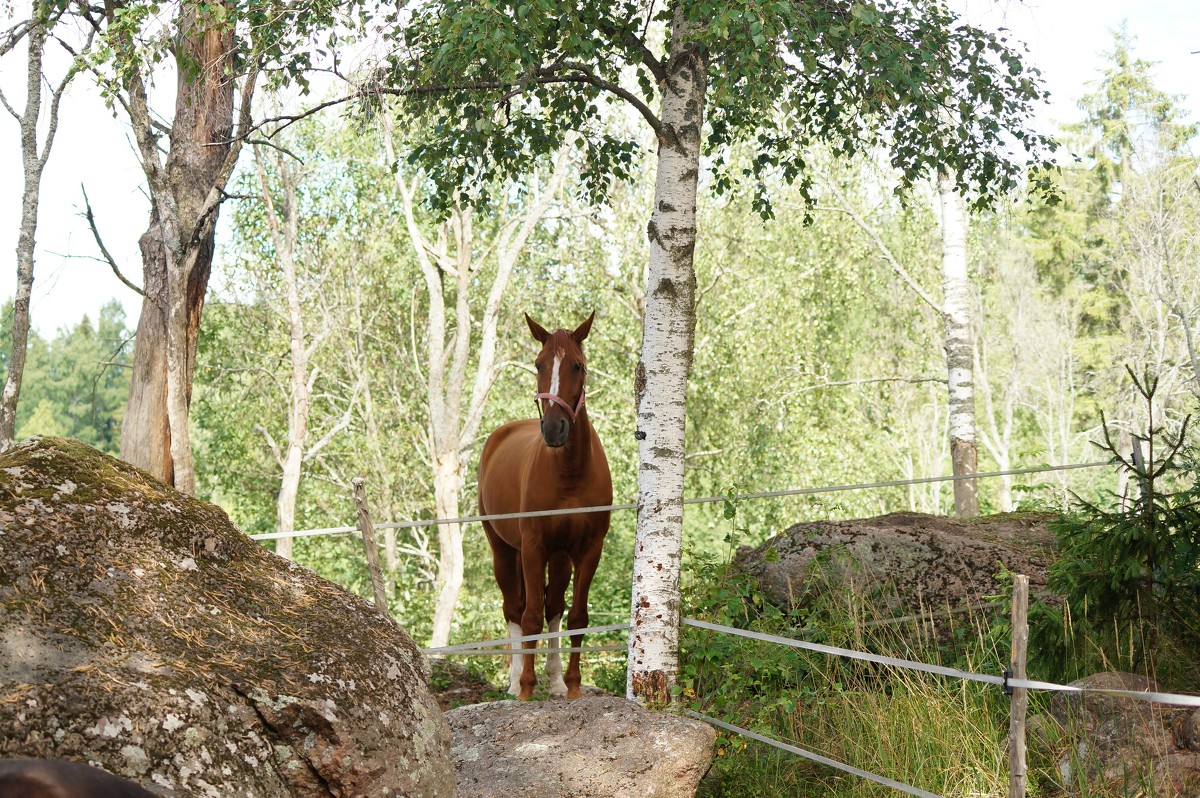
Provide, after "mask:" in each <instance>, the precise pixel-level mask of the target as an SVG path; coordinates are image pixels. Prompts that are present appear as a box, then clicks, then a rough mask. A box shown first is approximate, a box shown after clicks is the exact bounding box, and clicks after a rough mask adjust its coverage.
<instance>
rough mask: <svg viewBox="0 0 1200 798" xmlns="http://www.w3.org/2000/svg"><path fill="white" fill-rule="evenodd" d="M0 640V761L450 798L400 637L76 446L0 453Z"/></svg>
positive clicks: (252, 787)
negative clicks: (68, 762)
mask: <svg viewBox="0 0 1200 798" xmlns="http://www.w3.org/2000/svg"><path fill="white" fill-rule="evenodd" d="M0 629H2V630H3V635H2V636H0V758H2V757H41V758H60V759H73V760H80V761H85V762H91V763H94V764H98V765H101V766H103V767H104V768H105V769H107V770H109V771H111V772H113V773H116V774H118V775H121V776H125V777H127V778H130V779H133V780H135V781H138V782H139V783H141V784H143V785H145V786H146V787H148V788H150V789H157V790H160V791H163V792H167V793H168V794H178V795H196V796H264V797H266V796H326V795H331V796H356V795H364V796H391V795H414V796H417V795H419V796H449V795H453V794H454V776H453V772H452V769H451V765H450V758H449V730H448V728H447V726H446V722H445V719H444V718H443V717H442V714H441V712H440V711H439V709H438V706H437V703H436V701H435V700H434V698H433V696H432V694H431V692H430V690H429V687H428V684H427V680H428V676H427V672H426V669H425V664H424V660H423V658H422V656H421V654H420V652H419V651H418V649H417V648H416V646H415V645H414V644H413V642H412V640H411V639H410V638H409V637H408V635H406V634H405V633H404V632H403V631H402V630H400V629H399V628H397V627H396V626H395V625H394V624H392V623H391V622H390V621H389V620H388V619H386V618H384V617H383V616H381V615H379V614H378V613H376V612H375V611H374V609H373V608H372V607H371V606H370V605H369V604H367V603H366V602H364V601H363V600H362V599H360V598H358V597H356V596H353V595H351V594H349V593H347V592H346V591H345V590H343V589H342V588H340V587H338V586H337V585H334V584H332V583H330V582H327V581H325V580H323V579H321V578H320V577H318V576H316V575H315V574H313V573H312V572H310V571H308V570H306V569H304V568H301V567H299V566H296V565H294V564H292V563H290V562H287V561H285V560H283V559H280V558H279V557H276V556H275V555H274V554H272V553H270V552H268V551H266V550H264V549H262V548H260V547H259V546H257V545H256V544H254V543H253V542H252V541H251V540H249V539H248V538H247V537H246V536H245V535H243V534H242V533H241V532H240V531H239V530H238V529H237V528H236V527H234V526H233V524H232V523H231V522H230V521H229V518H228V517H227V516H226V515H225V513H224V512H223V511H222V510H221V509H220V508H219V507H217V506H216V505H213V504H209V503H206V502H202V501H198V500H195V499H192V498H190V497H188V496H185V495H183V494H181V493H179V492H177V491H175V490H174V489H172V488H170V487H168V486H166V485H163V484H162V483H160V482H158V481H156V480H154V479H153V478H151V477H150V476H149V475H147V474H145V473H143V472H141V471H139V470H137V469H136V468H133V467H132V466H130V465H128V464H126V463H123V462H121V461H119V460H116V459H114V458H111V457H108V456H106V455H104V454H102V453H100V452H97V451H96V450H94V449H92V448H90V447H88V446H86V445H84V444H82V443H80V442H78V441H73V440H66V439H61V438H32V439H30V440H28V441H26V442H25V443H23V444H21V445H20V446H18V447H16V448H15V449H11V450H9V451H7V452H5V453H3V454H0ZM170 790H174V791H176V792H175V793H170V792H169V791H170Z"/></svg>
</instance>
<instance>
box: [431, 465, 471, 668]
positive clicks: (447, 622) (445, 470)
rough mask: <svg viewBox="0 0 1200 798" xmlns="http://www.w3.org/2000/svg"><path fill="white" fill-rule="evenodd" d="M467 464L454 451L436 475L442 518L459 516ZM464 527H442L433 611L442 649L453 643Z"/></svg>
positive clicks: (436, 506)
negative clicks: (464, 466)
mask: <svg viewBox="0 0 1200 798" xmlns="http://www.w3.org/2000/svg"><path fill="white" fill-rule="evenodd" d="M462 486H463V465H462V462H461V460H460V458H459V456H458V452H450V453H448V454H447V456H446V457H444V458H443V460H442V461H441V462H439V463H438V464H437V470H436V471H435V473H434V511H435V512H436V513H437V517H438V518H458V517H459V497H460V495H461V494H462ZM462 544H463V534H462V524H441V525H439V526H438V600H437V603H436V604H435V605H434V609H433V642H432V646H433V647H434V648H438V647H440V646H445V645H448V644H449V642H450V629H451V626H452V624H453V621H454V611H455V609H456V608H457V606H458V595H459V593H461V592H462V586H463V545H462Z"/></svg>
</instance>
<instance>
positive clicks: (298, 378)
mask: <svg viewBox="0 0 1200 798" xmlns="http://www.w3.org/2000/svg"><path fill="white" fill-rule="evenodd" d="M254 162H255V166H256V167H257V170H258V180H259V185H260V186H261V189H262V197H263V204H264V205H265V206H266V207H265V210H266V217H267V228H268V230H270V233H271V241H272V244H273V245H274V251H275V256H276V258H277V259H278V261H279V266H280V270H281V275H280V276H281V277H282V279H283V295H284V315H285V316H286V318H287V322H288V352H289V360H290V363H291V375H290V379H289V381H288V427H287V443H286V446H285V448H284V450H283V451H282V452H278V451H277V452H276V453H275V455H276V458H277V459H278V461H279V467H280V469H281V474H280V478H279V495H278V496H277V497H276V500H275V512H276V520H277V525H278V529H279V531H280V532H291V531H292V530H294V529H295V528H296V499H297V497H298V495H299V492H300V472H301V466H302V465H303V463H304V446H305V443H306V442H307V438H308V415H309V407H310V400H309V395H310V393H311V391H310V379H311V377H312V376H315V375H310V374H309V359H310V355H311V352H310V350H309V348H308V346H307V344H306V340H305V339H306V338H307V335H308V333H307V330H306V329H305V324H304V313H303V308H302V307H301V305H300V281H299V277H298V275H297V273H296V239H297V235H298V232H299V227H300V220H299V211H298V201H297V196H296V188H297V183H298V180H297V176H296V174H295V173H294V172H293V171H292V169H291V168H290V167H289V166H288V164H287V162H286V161H285V160H284V159H283V157H282V156H280V157H279V158H277V159H276V165H277V168H278V169H279V180H280V188H281V189H282V191H283V201H284V203H285V205H284V207H283V208H282V216H283V219H282V224H280V213H279V211H278V210H277V209H276V207H275V201H274V199H273V196H272V193H271V183H270V181H269V179H268V178H267V170H266V167H265V166H264V165H263V162H262V154H261V153H260V152H259V150H258V148H257V147H255V149H254ZM292 544H293V539H292V538H279V539H278V540H277V541H276V543H275V553H276V554H278V555H279V556H280V557H284V558H286V559H289V560H290V559H292Z"/></svg>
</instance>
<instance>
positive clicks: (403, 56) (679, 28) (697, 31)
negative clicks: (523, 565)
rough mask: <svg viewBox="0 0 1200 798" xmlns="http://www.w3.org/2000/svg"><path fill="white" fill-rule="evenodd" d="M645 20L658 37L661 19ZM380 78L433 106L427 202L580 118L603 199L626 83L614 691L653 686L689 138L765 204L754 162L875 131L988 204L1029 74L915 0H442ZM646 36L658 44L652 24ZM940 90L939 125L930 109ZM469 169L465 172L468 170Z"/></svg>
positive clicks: (679, 400) (689, 322) (613, 171)
mask: <svg viewBox="0 0 1200 798" xmlns="http://www.w3.org/2000/svg"><path fill="white" fill-rule="evenodd" d="M660 32H661V34H662V35H661V36H659V33H660ZM395 42H396V47H395V52H394V55H393V58H392V59H391V62H390V63H389V64H388V66H387V68H386V69H382V70H380V71H379V73H378V74H379V76H380V78H381V79H382V80H383V85H382V86H376V87H371V89H370V92H375V93H378V92H388V91H392V92H395V93H398V94H402V95H404V96H405V97H406V108H407V111H408V112H409V113H412V114H414V115H421V116H424V117H428V118H432V119H433V120H434V124H433V125H431V126H430V128H429V129H430V131H436V135H430V136H429V137H428V138H426V139H425V140H423V141H422V142H421V144H420V145H419V146H418V147H417V148H416V149H415V152H414V158H417V159H419V160H421V161H422V162H424V163H426V164H427V165H428V168H429V170H430V174H431V176H432V177H433V178H434V180H435V181H436V182H437V183H438V185H439V188H440V192H439V196H440V197H441V203H440V205H441V207H443V208H449V207H451V206H452V205H453V202H454V201H455V199H456V198H457V197H458V196H459V195H460V193H461V192H462V191H463V190H464V189H465V188H467V187H479V186H484V185H486V180H485V179H484V178H487V177H489V176H491V175H494V174H498V173H500V174H505V173H507V174H515V173H519V172H520V171H523V170H527V168H528V165H529V164H530V163H531V162H535V161H537V160H539V159H542V158H546V157H549V155H550V154H551V153H552V152H554V151H556V150H557V149H558V148H560V147H561V146H562V145H563V144H564V143H565V142H566V140H567V138H568V136H570V135H579V136H580V137H581V145H580V146H581V149H582V151H583V157H584V166H583V169H582V177H583V179H584V185H585V190H586V191H587V192H588V193H589V194H590V196H592V197H593V198H594V199H596V200H600V199H602V198H603V196H604V194H605V191H606V189H607V186H608V184H609V182H610V181H611V179H612V178H613V177H616V178H628V177H630V174H631V169H632V168H633V164H635V163H636V161H635V158H634V155H635V153H636V152H637V151H638V149H639V144H638V142H637V141H636V140H634V139H631V138H628V137H626V138H620V137H616V136H612V135H609V134H607V132H606V131H604V129H603V128H602V127H600V126H598V125H597V124H596V120H597V119H598V118H600V117H601V114H602V112H601V107H602V105H603V104H607V103H610V102H611V103H623V104H625V105H626V106H627V107H628V108H630V109H632V110H633V111H634V112H635V113H636V114H638V115H640V117H641V118H642V119H644V120H645V122H646V124H647V125H649V127H650V129H651V130H652V131H653V133H654V136H655V139H656V142H655V144H656V146H657V164H656V176H655V195H654V203H653V206H652V210H651V215H650V219H649V220H648V223H647V227H646V235H647V239H648V241H649V245H650V247H649V267H648V270H647V284H646V291H645V302H646V306H645V316H644V323H643V337H642V349H641V361H640V363H639V365H638V367H637V370H636V374H635V375H634V380H633V382H634V394H635V399H636V403H637V430H636V432H637V435H638V437H639V466H638V477H639V488H638V521H637V533H636V542H635V552H636V562H637V564H636V565H635V568H634V573H633V575H632V588H633V596H632V605H633V610H632V616H631V631H630V648H629V681H628V687H627V689H628V693H629V694H630V695H631V696H635V697H637V698H638V699H640V700H641V701H643V702H646V703H650V704H662V703H665V702H667V701H669V697H670V690H671V687H672V685H673V684H674V682H675V678H676V673H677V667H678V666H677V662H676V650H677V640H678V615H679V562H680V556H681V551H680V549H681V535H682V520H683V504H682V501H683V463H684V455H685V441H684V429H685V425H684V412H685V407H686V394H687V381H688V371H689V366H690V363H691V349H692V343H693V330H694V308H693V304H694V296H695V284H696V281H695V275H694V272H693V266H692V253H693V251H694V248H695V243H696V235H697V230H696V227H695V199H696V192H697V186H698V179H699V174H700V167H701V162H700V155H701V151H702V150H704V151H705V152H708V153H709V154H710V155H711V156H712V157H711V161H710V162H709V164H710V165H711V167H712V170H713V172H714V178H713V181H712V185H713V187H714V188H715V189H716V190H717V191H727V190H730V189H731V188H732V187H733V186H734V184H735V183H737V182H739V181H740V179H741V176H740V175H737V174H733V173H731V170H730V169H729V161H728V157H727V156H728V153H729V148H730V147H731V146H732V145H734V144H738V143H742V142H745V143H748V144H750V145H751V146H752V147H754V148H755V149H756V150H757V151H758V155H757V157H756V158H755V159H754V161H753V163H752V165H751V167H750V168H749V169H747V170H746V171H747V172H748V173H749V174H748V175H746V176H745V177H746V181H747V182H748V184H749V185H750V186H751V187H752V190H753V191H754V195H755V208H756V210H757V211H758V212H759V213H760V214H761V215H762V216H764V218H769V217H770V216H771V214H772V211H771V203H770V199H771V198H770V196H769V193H768V192H767V190H766V185H767V182H766V181H765V178H766V177H767V176H768V175H779V176H781V177H782V178H783V179H785V180H787V181H797V182H798V184H799V185H800V187H801V188H802V189H803V190H804V194H805V195H806V196H807V195H808V188H809V187H810V186H811V181H812V178H811V175H810V174H809V173H808V171H807V169H806V163H805V158H806V155H807V154H808V152H809V150H810V148H811V147H812V146H813V145H814V144H817V143H825V144H829V145H831V146H832V147H833V149H834V150H835V151H836V152H837V153H838V154H840V155H849V154H853V153H855V152H858V151H862V150H865V149H872V148H875V147H879V148H882V149H883V150H885V151H886V152H888V153H889V159H890V161H891V163H892V165H893V166H895V167H896V169H897V174H898V175H899V188H900V189H901V190H904V189H907V188H909V187H911V186H912V185H913V183H914V181H916V180H918V179H920V178H921V177H922V176H929V175H931V174H932V172H933V171H935V170H936V169H937V168H939V167H941V168H944V169H945V170H946V171H947V172H948V173H950V174H952V175H953V176H954V179H955V181H956V184H957V185H959V186H960V187H961V188H964V189H965V188H974V189H976V190H977V191H978V195H977V196H978V197H979V200H978V201H979V203H980V204H986V203H987V201H988V198H989V197H991V196H992V195H993V192H995V191H997V190H1006V189H1008V188H1010V187H1012V186H1013V185H1015V181H1016V179H1017V177H1018V175H1019V174H1020V173H1021V170H1022V168H1023V167H1024V165H1025V164H1024V162H1025V157H1024V156H1022V157H1009V156H1006V155H1005V153H1009V152H1011V148H1009V147H1007V146H1002V145H1003V143H1004V142H1005V141H1007V140H1008V137H1010V136H1011V137H1014V138H1015V139H1016V140H1017V141H1019V142H1020V143H1021V144H1023V145H1027V146H1029V147H1031V148H1032V149H1033V150H1034V151H1036V152H1039V155H1040V154H1041V153H1040V150H1041V149H1042V148H1044V147H1047V146H1049V142H1048V141H1047V140H1045V139H1043V138H1042V137H1040V136H1038V135H1036V134H1033V133H1031V132H1030V131H1029V129H1028V125H1027V122H1028V118H1029V115H1030V112H1031V109H1032V104H1033V103H1035V102H1037V101H1039V100H1041V99H1042V96H1043V95H1042V91H1041V90H1040V88H1039V87H1038V85H1037V81H1036V78H1035V76H1033V75H1032V74H1031V73H1030V72H1029V71H1028V70H1027V69H1026V68H1025V66H1024V64H1023V62H1022V60H1021V56H1020V54H1019V53H1018V52H1016V51H1015V50H1013V49H1012V48H1010V47H1009V46H1008V45H1007V44H1006V43H1005V42H1004V41H1002V40H1001V39H1000V38H999V37H998V36H996V35H994V34H990V33H987V32H985V31H982V30H979V29H978V28H974V27H972V26H970V25H966V24H963V23H962V22H961V21H960V20H959V19H958V18H957V17H956V16H955V15H954V14H952V13H951V12H949V11H948V10H946V9H945V8H943V7H941V6H937V5H927V4H925V3H923V2H898V3H891V4H879V5H876V4H873V3H869V2H868V3H853V4H851V3H821V4H815V3H814V4H810V3H801V2H783V1H781V2H769V3H766V4H761V3H739V2H735V3H714V2H709V1H708V0H671V2H667V3H664V4H662V5H661V6H659V5H658V4H644V3H637V2H632V1H631V0H625V1H624V2H617V3H613V4H592V3H580V4H567V5H564V4H562V3H559V2H550V0H513V1H512V2H509V0H489V1H488V2H476V1H474V0H472V1H471V2H468V1H467V0H441V1H440V2H435V3H432V4H427V5H423V6H422V7H421V13H420V14H414V15H413V16H412V19H411V24H410V25H407V26H404V27H403V30H402V31H400V32H398V33H397V34H396V39H395ZM660 42H661V43H660ZM947 104H949V105H952V106H954V111H955V113H954V114H953V118H954V119H955V120H956V121H955V122H954V123H953V124H949V123H947V122H944V121H942V119H941V118H940V112H941V110H942V109H943V107H944V106H945V105H947ZM477 190H478V189H477Z"/></svg>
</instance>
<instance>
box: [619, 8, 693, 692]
mask: <svg viewBox="0 0 1200 798" xmlns="http://www.w3.org/2000/svg"><path fill="white" fill-rule="evenodd" d="M682 5H683V4H681V3H680V4H676V8H675V11H674V15H673V18H672V21H671V34H670V35H671V44H670V60H669V61H668V68H667V74H666V78H665V80H664V81H663V84H662V107H661V114H660V121H661V123H662V128H663V134H662V136H661V137H660V140H659V148H658V172H657V175H656V178H655V186H654V207H653V209H652V211H651V215H650V222H649V224H648V225H647V228H646V237H647V239H648V240H649V243H650V257H649V278H648V281H647V287H646V311H645V321H644V325H643V338H642V352H641V360H640V362H639V363H638V366H637V372H636V374H635V383H634V398H635V402H636V404H637V424H638V427H637V437H638V439H639V442H638V513H637V531H636V535H635V539H634V566H633V596H632V612H631V617H630V632H629V671H628V680H627V683H626V693H627V695H628V697H629V698H631V699H633V700H637V701H640V702H642V703H643V704H645V705H648V706H664V705H666V704H667V703H669V702H670V700H671V688H672V687H673V685H674V684H675V681H676V679H677V676H678V672H679V662H678V651H679V610H680V598H679V568H680V560H681V557H682V545H683V543H682V541H683V470H684V469H683V465H684V434H685V410H686V404H687V401H686V400H687V383H688V372H689V371H690V369H691V361H692V347H693V343H694V339H695V322H696V315H695V295H696V274H695V271H694V269H693V264H692V260H693V258H692V256H693V251H694V249H695V244H696V181H697V176H698V174H699V169H700V140H701V130H702V128H703V124H704V102H705V92H706V90H707V85H708V74H707V70H708V57H707V54H706V53H705V52H704V51H703V50H702V49H701V48H698V47H696V46H695V45H693V44H692V43H691V42H690V41H689V39H690V35H691V33H692V30H691V24H690V23H688V22H687V20H686V16H685V14H684V12H683V11H682Z"/></svg>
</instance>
